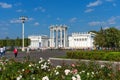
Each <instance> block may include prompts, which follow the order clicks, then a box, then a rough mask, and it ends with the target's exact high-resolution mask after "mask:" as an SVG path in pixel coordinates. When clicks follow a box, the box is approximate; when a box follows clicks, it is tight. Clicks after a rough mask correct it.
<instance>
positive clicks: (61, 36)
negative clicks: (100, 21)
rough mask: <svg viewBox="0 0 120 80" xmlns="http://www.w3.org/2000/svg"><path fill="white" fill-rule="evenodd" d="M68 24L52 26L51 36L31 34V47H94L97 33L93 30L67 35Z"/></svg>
mask: <svg viewBox="0 0 120 80" xmlns="http://www.w3.org/2000/svg"><path fill="white" fill-rule="evenodd" d="M67 29H68V28H67V26H66V25H59V26H58V25H52V26H50V38H49V37H48V36H46V35H42V36H29V37H28V38H29V39H30V40H31V43H30V45H29V47H30V48H36V49H38V48H55V49H57V48H66V49H69V48H74V49H88V48H89V49H92V48H94V44H93V42H94V37H95V34H94V33H92V32H89V33H88V32H84V33H72V35H71V36H67Z"/></svg>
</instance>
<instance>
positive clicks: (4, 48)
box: [3, 46, 6, 56]
mask: <svg viewBox="0 0 120 80" xmlns="http://www.w3.org/2000/svg"><path fill="white" fill-rule="evenodd" d="M5 52H6V47H5V46H4V47H3V56H4V55H5Z"/></svg>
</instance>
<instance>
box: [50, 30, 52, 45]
mask: <svg viewBox="0 0 120 80" xmlns="http://www.w3.org/2000/svg"><path fill="white" fill-rule="evenodd" d="M50 47H52V29H51V28H50Z"/></svg>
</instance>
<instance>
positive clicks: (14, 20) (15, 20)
mask: <svg viewBox="0 0 120 80" xmlns="http://www.w3.org/2000/svg"><path fill="white" fill-rule="evenodd" d="M10 23H21V21H20V20H19V19H12V20H10Z"/></svg>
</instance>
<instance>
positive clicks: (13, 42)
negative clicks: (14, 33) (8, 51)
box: [0, 37, 30, 47]
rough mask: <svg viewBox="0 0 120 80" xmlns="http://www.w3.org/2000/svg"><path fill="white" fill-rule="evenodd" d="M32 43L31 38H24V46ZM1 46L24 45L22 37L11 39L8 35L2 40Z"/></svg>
mask: <svg viewBox="0 0 120 80" xmlns="http://www.w3.org/2000/svg"><path fill="white" fill-rule="evenodd" d="M29 45H30V39H28V38H25V39H24V46H25V47H27V46H29ZM0 46H6V47H14V46H15V47H21V46H22V39H20V38H18V37H17V38H16V39H9V38H8V37H7V38H6V39H1V40H0Z"/></svg>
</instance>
